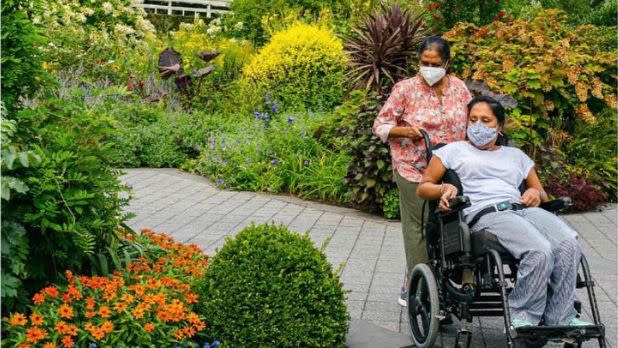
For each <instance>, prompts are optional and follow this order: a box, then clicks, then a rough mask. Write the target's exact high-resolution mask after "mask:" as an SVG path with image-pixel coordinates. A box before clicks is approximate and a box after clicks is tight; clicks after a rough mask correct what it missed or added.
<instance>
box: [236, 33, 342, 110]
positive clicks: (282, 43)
mask: <svg viewBox="0 0 618 348" xmlns="http://www.w3.org/2000/svg"><path fill="white" fill-rule="evenodd" d="M345 65H346V56H345V54H344V52H343V43H342V42H341V40H340V39H338V38H337V37H336V36H335V35H334V34H333V33H332V32H331V31H330V30H328V29H326V28H322V27H319V26H316V25H309V24H304V23H296V24H294V25H292V26H291V27H289V28H288V29H286V30H284V31H281V32H279V33H277V34H275V35H274V36H273V37H272V40H271V41H270V42H269V43H268V44H267V45H266V46H264V47H263V48H262V49H261V50H260V52H259V53H258V54H257V55H255V56H254V57H253V59H252V60H251V62H250V63H249V64H248V65H246V66H245V67H244V69H243V74H244V81H245V82H248V83H249V88H250V89H254V90H258V91H260V92H263V93H261V94H262V95H264V93H266V92H268V93H270V94H271V95H272V97H273V99H275V100H280V101H281V102H282V106H283V109H284V110H288V111H289V110H293V109H297V110H298V109H308V110H328V109H330V108H331V107H332V106H334V105H336V104H338V103H339V102H340V101H341V96H342V95H343V93H344V92H345V86H344V68H345Z"/></svg>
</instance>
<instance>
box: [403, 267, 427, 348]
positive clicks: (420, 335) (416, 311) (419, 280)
mask: <svg viewBox="0 0 618 348" xmlns="http://www.w3.org/2000/svg"><path fill="white" fill-rule="evenodd" d="M419 286H421V288H420V299H419V298H418V297H417V296H414V297H413V294H417V293H419V291H418V290H419V288H418V287H419ZM428 290H429V284H428V283H427V279H425V277H423V275H422V274H419V273H417V274H414V275H413V277H412V280H411V281H410V289H409V294H410V296H409V301H408V316H409V317H408V320H409V321H410V326H411V328H412V333H413V335H414V337H415V338H416V339H417V340H418V342H419V343H424V342H425V341H426V340H427V335H428V334H429V326H430V324H431V302H430V300H429V292H428ZM419 316H420V319H421V323H422V325H423V332H421V329H420V327H419V325H418V319H417V318H418V317H419Z"/></svg>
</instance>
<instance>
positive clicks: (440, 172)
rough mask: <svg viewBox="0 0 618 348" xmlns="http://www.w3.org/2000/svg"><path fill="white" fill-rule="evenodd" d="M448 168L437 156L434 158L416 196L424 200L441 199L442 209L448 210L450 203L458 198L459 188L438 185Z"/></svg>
mask: <svg viewBox="0 0 618 348" xmlns="http://www.w3.org/2000/svg"><path fill="white" fill-rule="evenodd" d="M445 172H446V167H444V164H442V161H441V160H440V158H438V157H437V156H433V157H432V158H431V161H429V165H428V166H427V169H426V170H425V174H423V178H422V179H421V184H420V185H419V186H418V188H417V189H416V195H417V196H419V197H420V198H423V199H438V198H439V199H440V205H439V207H440V209H442V210H448V202H449V201H450V200H451V199H453V198H455V196H457V188H456V187H455V186H453V185H451V184H437V183H438V181H440V180H441V179H442V177H443V176H444V173H445Z"/></svg>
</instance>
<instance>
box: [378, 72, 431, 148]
mask: <svg viewBox="0 0 618 348" xmlns="http://www.w3.org/2000/svg"><path fill="white" fill-rule="evenodd" d="M406 104H407V101H406V95H405V91H404V90H403V87H402V86H401V85H400V84H396V85H395V86H394V87H393V90H392V92H391V95H390V96H389V97H388V99H387V100H386V102H385V103H384V106H382V109H381V110H380V112H379V113H378V116H377V117H376V119H375V121H374V122H373V127H372V130H373V134H375V135H377V136H378V137H379V138H380V139H381V140H382V141H383V142H387V141H388V139H389V138H410V139H412V140H417V139H420V138H422V135H421V132H420V131H419V129H418V127H415V126H412V125H409V126H397V123H398V122H397V121H398V120H400V119H401V116H402V115H403V114H404V113H405V108H406V106H407V105H406Z"/></svg>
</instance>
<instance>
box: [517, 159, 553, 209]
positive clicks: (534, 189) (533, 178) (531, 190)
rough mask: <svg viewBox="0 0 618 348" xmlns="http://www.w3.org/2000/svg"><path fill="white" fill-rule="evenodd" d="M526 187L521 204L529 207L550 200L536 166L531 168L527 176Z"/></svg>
mask: <svg viewBox="0 0 618 348" xmlns="http://www.w3.org/2000/svg"><path fill="white" fill-rule="evenodd" d="M526 188H527V189H526V192H524V194H523V195H521V204H523V205H525V206H527V207H538V206H539V205H540V204H541V203H542V202H547V201H548V200H549V197H547V193H546V192H545V190H544V189H543V185H541V180H540V179H539V176H538V175H537V174H536V170H534V167H533V168H532V169H530V173H528V177H527V178H526Z"/></svg>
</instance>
